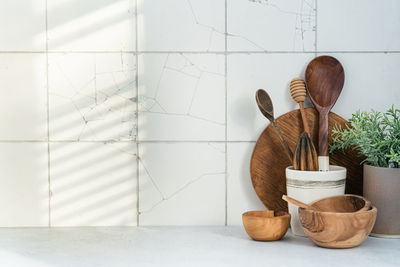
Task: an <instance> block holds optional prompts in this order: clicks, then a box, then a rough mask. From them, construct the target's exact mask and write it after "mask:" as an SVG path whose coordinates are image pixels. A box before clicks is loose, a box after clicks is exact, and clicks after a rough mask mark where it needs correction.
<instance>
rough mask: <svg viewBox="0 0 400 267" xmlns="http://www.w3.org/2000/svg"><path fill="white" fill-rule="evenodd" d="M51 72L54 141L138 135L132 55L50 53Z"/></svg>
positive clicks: (133, 58)
mask: <svg viewBox="0 0 400 267" xmlns="http://www.w3.org/2000/svg"><path fill="white" fill-rule="evenodd" d="M77 62H79V64H76V63H77ZM48 71H49V112H50V124H49V126H50V139H51V140H134V139H135V136H136V114H135V112H136V78H135V73H136V60H135V56H134V55H133V54H131V53H122V52H121V53H107V54H101V53H100V54H99V53H83V54H82V53H79V54H69V53H67V54H58V53H57V54H50V55H49V65H48Z"/></svg>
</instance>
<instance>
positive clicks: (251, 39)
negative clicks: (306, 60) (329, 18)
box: [228, 0, 316, 51]
mask: <svg viewBox="0 0 400 267" xmlns="http://www.w3.org/2000/svg"><path fill="white" fill-rule="evenodd" d="M315 2H316V0H307V1H304V0H292V1H280V0H230V1H228V50H229V51H314V50H315V28H316V27H315V17H316V11H315Z"/></svg>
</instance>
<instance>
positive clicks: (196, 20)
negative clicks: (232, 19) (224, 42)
mask: <svg viewBox="0 0 400 267" xmlns="http://www.w3.org/2000/svg"><path fill="white" fill-rule="evenodd" d="M186 2H187V4H188V6H189V9H190V12H191V13H192V16H193V19H194V21H195V23H196V24H197V25H199V26H201V27H204V28H207V29H209V31H210V35H209V37H208V47H207V49H206V51H207V52H208V51H210V47H211V43H212V39H213V35H214V33H218V34H221V35H222V36H225V32H224V31H220V30H218V29H217V28H215V27H214V26H210V25H207V24H204V23H200V21H199V20H198V18H197V15H196V12H195V11H194V8H193V5H192V2H191V0H186Z"/></svg>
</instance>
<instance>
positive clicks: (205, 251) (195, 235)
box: [0, 226, 400, 267]
mask: <svg viewBox="0 0 400 267" xmlns="http://www.w3.org/2000/svg"><path fill="white" fill-rule="evenodd" d="M0 236H1V238H0V266H29V267H36V266H74V267H78V266H96V267H97V266H110V267H114V266H318V267H319V266H352V267H355V266H363V267H366V266H400V239H382V238H374V237H368V239H367V240H366V241H365V242H364V243H363V244H361V246H359V247H357V248H352V249H324V248H319V247H317V246H315V245H314V244H313V243H312V242H311V241H310V240H309V239H307V238H303V237H297V236H293V235H292V234H291V233H290V232H288V233H287V234H286V236H285V237H284V239H283V240H281V241H276V242H256V241H252V240H250V238H249V237H248V236H247V235H246V232H245V231H244V229H243V228H242V227H238V226H229V227H222V226H221V227H208V226H207V227H206V226H204V227H137V228H136V227H98V228H94V227H91V228H89V227H87V228H86V227H83V228H82V227H80V228H1V229H0Z"/></svg>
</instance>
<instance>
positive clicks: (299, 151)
mask: <svg viewBox="0 0 400 267" xmlns="http://www.w3.org/2000/svg"><path fill="white" fill-rule="evenodd" d="M290 95H291V96H292V98H293V99H294V101H296V102H297V103H299V106H300V113H301V118H302V120H303V126H304V131H305V132H304V133H303V134H302V135H301V136H300V138H299V140H298V141H297V145H296V149H295V151H294V155H293V168H294V169H295V170H302V171H317V170H318V157H317V151H316V150H315V147H314V144H313V142H312V141H311V138H310V137H311V134H310V129H309V127H308V123H307V118H306V114H305V111H304V106H303V102H304V100H305V98H306V95H307V92H306V84H305V83H304V81H303V80H302V79H300V78H294V79H293V80H292V81H291V82H290Z"/></svg>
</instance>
